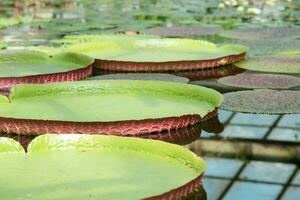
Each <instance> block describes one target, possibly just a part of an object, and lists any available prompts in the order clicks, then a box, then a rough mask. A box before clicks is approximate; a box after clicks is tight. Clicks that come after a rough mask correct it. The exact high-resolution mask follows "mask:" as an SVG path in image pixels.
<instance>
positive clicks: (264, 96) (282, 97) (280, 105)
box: [221, 89, 300, 114]
mask: <svg viewBox="0 0 300 200" xmlns="http://www.w3.org/2000/svg"><path fill="white" fill-rule="evenodd" d="M224 98H225V99H224V102H223V104H222V105H221V109H224V110H229V111H235V112H246V113H258V114H296V113H300V101H299V99H300V91H290V90H279V91H277V90H268V89H257V90H247V91H239V92H230V93H226V94H224Z"/></svg>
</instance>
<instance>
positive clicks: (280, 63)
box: [236, 55, 300, 74]
mask: <svg viewBox="0 0 300 200" xmlns="http://www.w3.org/2000/svg"><path fill="white" fill-rule="evenodd" d="M236 66H237V67H240V68H243V69H248V70H253V71H262V72H274V73H295V74H298V73H300V57H299V56H298V55H269V56H257V57H253V58H251V59H249V60H247V61H242V62H239V63H236Z"/></svg>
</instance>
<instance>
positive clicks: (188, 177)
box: [0, 134, 206, 200]
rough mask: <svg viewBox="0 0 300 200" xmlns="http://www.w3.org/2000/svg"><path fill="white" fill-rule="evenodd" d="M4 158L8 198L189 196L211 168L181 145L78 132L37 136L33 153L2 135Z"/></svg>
mask: <svg viewBox="0 0 300 200" xmlns="http://www.w3.org/2000/svg"><path fill="white" fill-rule="evenodd" d="M0 162H1V163H2V164H1V165H0V177H1V179H0V196H1V198H3V199H18V198H21V199H24V198H25V199H26V198H28V196H30V198H32V199H43V200H50V199H72V200H82V199H90V198H91V197H93V198H95V199H124V200H132V199H152V198H155V199H170V197H172V196H174V195H176V198H177V197H178V198H180V199H185V198H187V197H189V196H190V195H192V194H193V193H194V192H196V191H197V189H198V188H199V187H200V179H201V176H202V174H203V172H204V170H205V169H206V164H205V162H204V161H203V159H202V158H200V157H198V156H196V155H195V154H194V153H192V152H191V151H189V150H187V149H185V148H183V147H181V146H178V145H174V144H169V143H165V142H161V141H157V140H144V139H138V138H125V137H115V136H92V135H78V134H69V135H44V136H40V137H37V138H35V139H34V140H33V141H32V142H31V144H30V145H29V147H28V151H27V153H25V152H24V150H23V149H22V147H21V145H20V144H18V143H17V142H16V141H14V140H12V139H9V138H3V137H1V138H0ZM3 163H4V164H3ZM41 177H42V179H41ZM38 180H40V181H38ZM66 187H67V190H66ZM151 197H152V198H151Z"/></svg>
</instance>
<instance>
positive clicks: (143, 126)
mask: <svg viewBox="0 0 300 200" xmlns="http://www.w3.org/2000/svg"><path fill="white" fill-rule="evenodd" d="M217 110H218V108H216V109H215V110H213V111H212V112H209V113H208V114H206V116H205V117H204V118H202V119H201V117H200V116H199V115H197V114H193V115H183V116H179V117H165V118H159V119H144V120H126V121H117V122H72V121H56V120H33V119H15V118H6V117H0V132H4V133H16V134H20V135H40V134H43V133H54V134H68V133H79V134H103V135H108V134H110V135H118V136H134V137H140V136H143V137H144V138H145V136H146V137H147V136H148V138H149V137H150V136H151V133H161V132H163V131H168V132H170V131H171V130H174V129H180V128H185V127H188V126H193V125H196V124H197V123H199V122H204V121H205V120H208V119H210V118H212V117H214V116H216V115H217Z"/></svg>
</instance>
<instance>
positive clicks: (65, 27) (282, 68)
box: [0, 0, 300, 200]
mask: <svg viewBox="0 0 300 200" xmlns="http://www.w3.org/2000/svg"><path fill="white" fill-rule="evenodd" d="M107 33H123V34H127V35H136V34H158V35H161V36H163V37H180V38H192V39H199V40H207V41H210V42H213V43H216V44H217V45H223V44H240V45H246V46H248V47H249V48H250V50H249V51H248V52H247V59H249V60H250V59H253V58H254V57H258V58H257V60H258V61H261V60H262V62H256V61H257V60H253V63H252V64H251V65H249V64H247V63H243V64H239V65H241V66H239V67H240V68H237V67H235V66H226V67H220V68H217V69H216V68H214V69H206V70H201V71H199V70H198V71H196V70H190V71H179V72H178V71H177V72H174V73H173V74H175V75H178V76H183V77H187V78H189V79H190V82H189V84H194V85H201V86H206V87H210V88H213V89H215V90H218V91H219V92H221V93H227V94H226V95H225V101H226V98H228V99H231V100H230V102H225V103H224V104H223V105H222V106H221V108H222V109H221V110H220V111H219V115H218V117H219V120H218V119H212V120H210V121H209V122H207V124H205V125H202V128H201V129H202V131H201V130H200V128H199V127H189V128H188V129H187V130H180V131H179V133H180V134H183V133H184V134H185V135H188V136H190V138H188V137H185V138H174V141H171V142H174V143H177V144H182V145H183V144H184V145H187V147H188V148H190V149H191V150H192V151H194V152H195V153H197V154H198V155H201V156H203V157H204V159H205V160H206V161H207V164H208V170H207V172H206V173H205V176H204V179H203V183H204V189H203V188H202V189H201V190H200V191H199V193H200V195H199V197H195V199H196V198H200V199H209V200H218V199H226V200H227V199H230V200H232V199H233V200H236V199H245V200H247V199H257V200H260V199H262V200H275V199H276V200H277V199H283V200H296V199H297V200H298V199H299V196H300V181H299V180H300V168H299V166H300V156H299V152H300V114H299V113H300V111H299V110H300V95H299V93H300V1H299V0H224V1H223V0H201V1H198V0H172V1H171V0H124V1H121V0H94V1H89V0H1V1H0V48H1V49H3V50H5V49H8V50H17V49H31V48H35V47H36V46H39V45H43V46H54V47H56V46H58V43H56V42H55V40H56V39H61V38H63V37H64V36H66V35H80V34H107ZM269 55H272V56H269ZM282 57H283V58H282ZM251 62H252V61H251ZM248 63H249V62H248ZM249 69H250V70H249ZM106 73H108V72H107V71H101V70H98V71H95V72H94V74H93V76H96V75H99V74H100V75H102V74H106ZM109 73H110V72H109ZM237 74H239V75H240V76H239V75H238V76H234V77H233V79H232V80H230V79H224V77H228V76H233V75H237ZM241 74H242V75H241ZM222 77H223V78H222ZM220 78H222V79H220ZM266 88H268V89H270V88H271V89H273V91H272V92H270V90H268V91H267V92H265V94H267V95H265V96H264V95H258V93H257V92H255V91H256V90H255V91H254V92H253V93H250V95H249V96H250V97H252V98H248V99H246V100H245V99H244V98H241V97H240V96H235V93H230V94H228V93H229V92H236V91H244V90H252V89H266ZM282 90H289V91H291V92H288V93H282ZM278 91H279V92H278ZM259 92H261V90H260V91H259ZM261 93H264V92H261ZM230 95H231V96H230ZM287 102H288V103H287ZM229 103H230V105H229ZM229 108H230V109H231V110H230V109H229ZM228 109H229V111H227V110H228ZM232 109H233V110H232ZM258 109H259V110H258ZM262 110H263V111H264V113H259V112H261V111H262ZM235 111H238V112H235ZM244 112H247V113H244ZM257 112H258V114H255V113H257ZM200 132H201V136H200ZM2 136H9V137H12V138H15V139H16V140H19V141H20V142H21V143H22V144H23V145H24V146H27V145H28V141H30V140H31V139H32V138H33V136H28V137H23V136H16V135H4V134H3V135H2ZM200 137H201V138H200ZM191 142H193V143H191ZM204 190H205V191H206V193H207V196H206V195H205V194H204V193H205V192H204Z"/></svg>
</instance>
